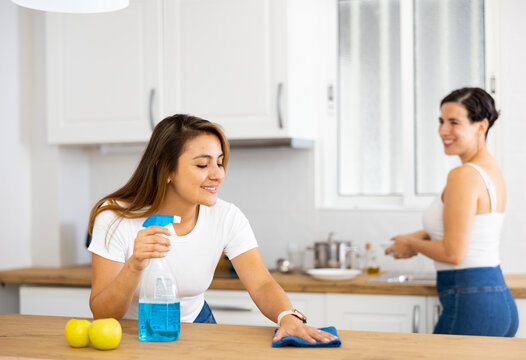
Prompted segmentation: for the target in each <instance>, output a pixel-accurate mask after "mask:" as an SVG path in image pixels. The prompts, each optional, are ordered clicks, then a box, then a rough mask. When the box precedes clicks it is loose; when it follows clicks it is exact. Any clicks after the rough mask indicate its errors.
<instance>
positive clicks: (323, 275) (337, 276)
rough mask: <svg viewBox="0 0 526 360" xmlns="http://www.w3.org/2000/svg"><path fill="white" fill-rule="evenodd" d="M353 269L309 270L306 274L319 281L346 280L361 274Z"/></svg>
mask: <svg viewBox="0 0 526 360" xmlns="http://www.w3.org/2000/svg"><path fill="white" fill-rule="evenodd" d="M361 273H362V272H361V271H360V270H355V269H310V270H307V274H309V275H310V276H312V277H314V278H316V279H319V280H348V279H352V278H353V277H355V276H356V275H359V274H361Z"/></svg>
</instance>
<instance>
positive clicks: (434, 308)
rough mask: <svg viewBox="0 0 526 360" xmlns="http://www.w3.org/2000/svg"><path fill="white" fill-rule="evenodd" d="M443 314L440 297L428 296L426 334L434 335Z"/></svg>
mask: <svg viewBox="0 0 526 360" xmlns="http://www.w3.org/2000/svg"><path fill="white" fill-rule="evenodd" d="M440 314H442V305H441V304H440V300H439V299H438V296H427V297H426V329H427V330H426V333H428V334H432V333H433V330H435V325H436V324H437V322H438V318H439V317H440Z"/></svg>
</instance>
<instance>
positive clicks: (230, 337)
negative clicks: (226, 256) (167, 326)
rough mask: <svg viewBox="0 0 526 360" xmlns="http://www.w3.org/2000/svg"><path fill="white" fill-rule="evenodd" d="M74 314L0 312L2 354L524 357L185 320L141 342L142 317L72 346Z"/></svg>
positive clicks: (464, 343) (480, 345) (465, 341)
mask: <svg viewBox="0 0 526 360" xmlns="http://www.w3.org/2000/svg"><path fill="white" fill-rule="evenodd" d="M68 320H69V318H65V317H52V316H30V315H17V314H0V359H13V358H17V359H21V358H25V359H73V358H74V359H92V358H99V357H100V358H105V359H173V358H175V359H182V358H186V359H233V360H235V359H301V360H309V359H316V360H319V359H328V358H330V359H393V360H397V359H404V360H405V359H423V358H425V359H428V360H433V359H463V360H469V359H476V360H481V359H499V360H501V359H514V360H515V359H525V358H526V339H520V338H497V337H481V336H454V335H430V334H405V333H381V332H372V331H348V330H346V331H344V330H340V331H338V334H339V336H340V338H341V339H342V346H341V347H339V348H325V349H323V348H317V349H314V348H313V349H305V348H295V347H285V348H272V347H271V341H272V335H273V332H274V328H272V327H264V326H238V325H212V324H182V327H181V337H180V338H179V340H177V341H174V342H168V343H154V342H141V341H139V339H138V337H137V321H134V320H121V321H120V323H121V325H122V328H123V335H122V340H121V343H120V345H119V346H118V347H117V348H116V349H114V350H108V351H99V350H96V349H95V348H93V346H89V347H87V348H77V349H74V348H71V347H70V346H69V345H68V344H67V342H66V339H65V337H64V327H65V325H66V322H67V321H68Z"/></svg>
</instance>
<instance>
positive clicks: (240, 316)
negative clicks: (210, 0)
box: [205, 290, 325, 327]
mask: <svg viewBox="0 0 526 360" xmlns="http://www.w3.org/2000/svg"><path fill="white" fill-rule="evenodd" d="M287 295H288V296H289V298H290V300H291V302H292V305H293V306H294V307H296V308H297V309H298V310H300V311H301V312H302V313H304V314H305V315H306V316H307V318H308V322H309V324H310V325H312V326H316V327H321V326H324V319H325V314H324V312H325V300H324V299H325V294H313V293H287ZM205 299H206V301H207V302H208V305H209V306H210V308H211V309H212V312H213V314H214V317H215V319H216V321H217V323H218V324H230V325H259V326H276V324H275V323H274V322H272V321H270V320H269V319H267V318H266V317H265V316H264V315H263V314H261V312H260V311H259V309H258V308H257V306H256V304H254V301H252V299H251V298H250V295H249V294H248V292H247V291H242V290H208V291H207V292H206V293H205Z"/></svg>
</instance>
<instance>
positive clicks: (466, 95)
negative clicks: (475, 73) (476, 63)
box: [440, 87, 499, 137]
mask: <svg viewBox="0 0 526 360" xmlns="http://www.w3.org/2000/svg"><path fill="white" fill-rule="evenodd" d="M448 102H456V103H459V104H462V105H463V106H464V107H465V108H466V110H467V111H468V117H469V119H470V121H471V123H474V122H477V121H482V120H484V119H488V122H489V126H488V129H487V130H486V137H488V131H489V129H491V127H492V126H493V123H494V122H495V121H496V120H497V118H498V117H499V112H498V111H497V109H495V100H493V98H492V97H491V95H490V94H488V93H487V92H486V91H485V90H483V89H481V88H468V87H465V88H462V89H458V90H454V91H452V92H451V93H450V94H449V95H448V96H446V97H445V98H443V99H442V101H441V102H440V106H441V107H442V105H444V103H448Z"/></svg>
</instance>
